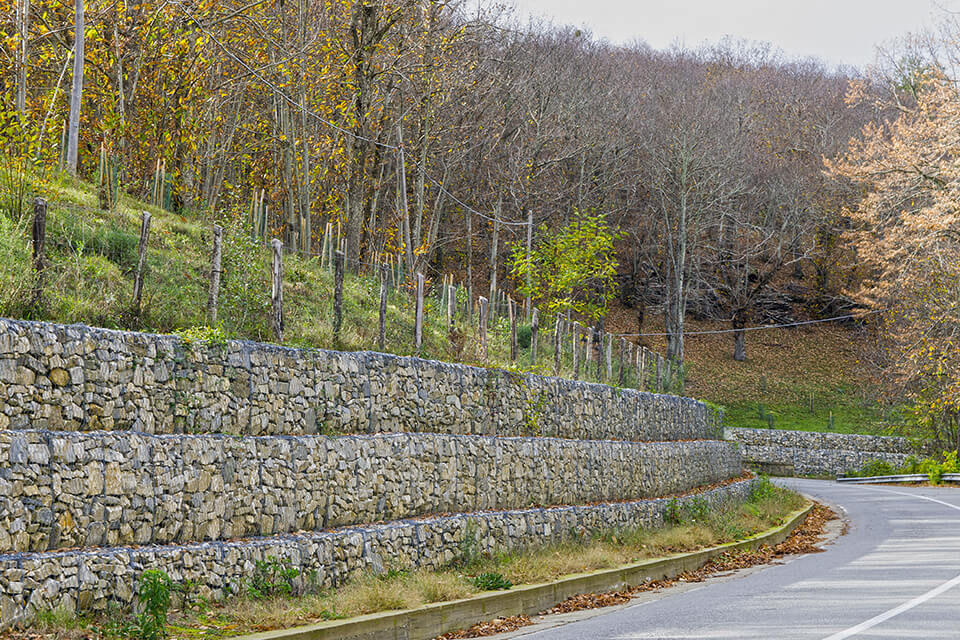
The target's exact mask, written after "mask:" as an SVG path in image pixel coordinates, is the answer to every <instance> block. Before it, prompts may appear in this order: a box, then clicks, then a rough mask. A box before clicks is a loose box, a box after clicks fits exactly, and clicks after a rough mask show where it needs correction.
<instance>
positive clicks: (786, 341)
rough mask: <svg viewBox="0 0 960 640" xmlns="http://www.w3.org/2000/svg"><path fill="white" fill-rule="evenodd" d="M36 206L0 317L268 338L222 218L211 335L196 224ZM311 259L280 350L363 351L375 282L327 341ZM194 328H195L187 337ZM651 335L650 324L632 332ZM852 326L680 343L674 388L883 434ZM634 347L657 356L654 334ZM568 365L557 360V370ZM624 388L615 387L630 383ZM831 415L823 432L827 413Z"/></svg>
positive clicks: (462, 343)
mask: <svg viewBox="0 0 960 640" xmlns="http://www.w3.org/2000/svg"><path fill="white" fill-rule="evenodd" d="M43 188H44V189H45V192H46V193H47V196H48V199H49V203H50V204H49V209H48V222H47V247H48V251H47V255H48V260H49V266H48V269H47V273H46V283H45V293H44V298H43V302H42V304H41V305H40V307H34V306H33V305H32V304H31V297H32V296H31V289H32V287H33V276H32V275H31V267H30V253H31V248H30V242H29V236H30V230H29V227H28V224H29V220H27V219H25V220H23V221H22V222H21V223H20V224H14V223H13V222H11V221H10V219H9V218H7V217H5V216H2V215H0V316H5V317H16V318H32V319H40V320H51V321H56V322H65V323H74V322H79V323H85V324H91V325H96V326H103V327H109V328H125V329H137V330H147V331H157V332H161V333H170V332H175V331H192V332H193V334H194V335H199V336H204V335H217V336H226V337H236V338H249V339H253V340H263V341H270V340H272V335H271V331H270V325H269V304H270V301H269V291H270V283H269V279H268V273H269V264H268V261H269V256H268V251H267V249H266V248H265V247H263V246H261V245H259V244H257V243H254V242H252V241H251V240H250V239H249V238H248V237H247V236H246V234H245V233H244V232H243V230H242V227H241V225H239V224H237V223H236V222H235V221H230V220H222V221H221V222H222V224H224V225H225V227H226V228H227V231H226V237H225V242H224V245H225V246H224V259H223V269H224V275H223V280H222V289H221V300H220V313H219V320H220V322H219V323H218V327H217V328H216V329H215V331H213V332H211V331H210V330H209V329H205V328H202V327H205V326H206V325H207V324H209V321H208V319H207V317H206V301H207V286H208V284H207V283H208V273H209V251H210V245H211V232H210V229H209V228H207V227H206V226H204V225H200V224H198V223H197V222H196V221H193V220H190V219H187V218H184V217H181V216H179V215H177V214H174V213H171V212H167V211H163V210H159V209H156V208H154V207H150V206H147V205H145V204H143V203H142V202H139V201H136V200H133V199H131V198H127V197H124V198H123V199H122V201H121V203H120V206H119V207H118V208H117V210H116V211H114V212H107V211H101V210H100V209H99V208H98V206H97V198H96V194H95V192H94V190H93V189H92V188H91V186H90V185H88V184H86V183H83V182H79V181H75V180H70V179H67V178H56V179H55V181H54V182H53V183H52V184H49V185H45V186H44V187H43ZM144 210H147V211H150V213H151V214H152V215H153V223H152V231H151V235H150V243H149V252H148V259H147V275H146V284H145V290H144V303H143V310H142V312H141V313H140V314H136V313H134V312H133V311H132V308H131V300H132V289H133V272H134V270H135V268H136V263H137V244H138V234H139V225H140V215H141V212H142V211H144ZM332 280H333V279H332V276H331V274H330V272H329V271H328V270H326V269H321V268H320V267H319V265H318V263H317V261H316V260H303V259H300V258H298V257H297V256H293V255H287V256H285V258H284V303H285V304H284V307H285V314H286V317H285V321H286V334H285V342H286V343H287V344H289V345H293V346H304V347H318V348H340V349H345V350H356V349H372V348H375V345H376V339H377V331H378V317H379V280H378V279H377V278H374V277H352V276H349V277H348V278H347V280H346V283H345V287H344V327H343V331H342V333H341V339H340V343H339V344H335V343H334V339H333V333H332V298H333V281H332ZM412 305H413V300H412V296H410V295H408V294H406V293H404V292H402V291H399V292H394V293H391V296H390V301H389V305H388V319H387V339H386V351H388V352H391V353H396V354H403V355H414V354H417V351H416V349H415V346H414V340H413V333H414V332H413V315H414V314H413V308H412ZM438 307H439V301H438V300H437V299H436V298H428V300H427V310H426V314H425V317H426V321H425V329H424V346H423V348H422V349H421V351H420V352H419V355H421V356H423V357H428V358H436V359H441V360H449V361H458V362H466V363H470V364H483V362H482V357H481V353H480V347H479V343H478V340H477V339H476V331H475V329H474V328H473V327H471V326H470V325H469V324H468V323H467V322H466V319H465V318H461V319H460V320H459V321H458V325H457V329H456V330H455V331H454V332H453V334H452V336H451V335H448V333H447V327H446V324H445V320H444V316H445V314H444V312H443V310H441V309H439V308H438ZM607 326H608V329H610V330H613V331H622V332H626V333H630V332H633V331H634V327H635V326H636V325H635V323H634V320H633V318H632V312H631V311H630V310H628V309H622V308H615V309H614V310H613V312H612V314H611V317H610V318H609V319H608V324H607ZM198 327H201V329H197V328H198ZM726 328H728V325H723V324H719V323H711V322H694V321H691V322H690V324H689V329H690V331H697V330H705V329H706V330H709V329H726ZM544 329H545V333H544V338H543V339H541V341H540V352H539V356H538V359H539V366H538V367H532V366H530V364H529V353H528V352H522V353H521V357H520V361H519V362H518V363H516V364H514V365H512V368H517V369H522V370H538V371H541V372H544V373H547V372H550V371H551V370H552V355H551V353H552V352H551V346H550V339H549V336H547V335H546V333H547V332H551V331H552V327H545V328H544ZM491 330H492V331H491V343H490V355H489V358H488V360H487V363H486V364H487V365H490V366H501V367H511V363H510V360H509V346H508V344H509V343H508V336H509V332H508V327H507V321H506V319H497V320H495V321H494V322H493V324H492V326H491ZM659 331H662V325H661V320H660V318H659V317H653V318H650V319H649V321H648V323H647V326H646V327H645V332H650V333H655V332H659ZM854 339H855V334H854V332H853V330H852V329H848V328H844V327H842V326H838V325H813V326H809V327H802V328H795V329H781V330H775V331H762V332H755V333H751V334H749V335H748V338H747V354H748V359H747V361H746V362H735V361H734V360H733V359H732V357H731V356H732V338H731V337H730V335H710V336H695V335H691V336H689V337H688V338H687V360H688V363H687V371H686V380H687V387H686V393H687V394H689V395H692V396H694V397H698V398H702V399H705V400H708V401H710V402H713V403H715V404H718V405H722V406H723V407H724V408H725V409H726V410H727V418H728V424H730V425H734V426H747V427H769V426H771V425H772V426H773V427H775V428H789V429H805V430H818V431H825V430H833V431H837V432H864V433H874V432H883V431H885V430H886V427H887V425H886V423H885V421H884V417H885V416H884V414H883V412H882V411H881V409H880V407H879V406H878V405H877V404H876V402H875V401H874V399H873V394H872V391H871V388H870V385H869V383H867V382H865V381H863V380H862V379H861V378H860V377H859V376H858V375H857V371H858V366H857V359H856V352H855V349H854V347H853V342H854ZM645 344H647V346H649V347H651V348H653V349H654V350H656V351H658V352H660V353H663V350H664V341H663V339H662V338H647V339H645ZM571 365H572V363H571V362H570V361H569V358H568V360H567V362H565V363H564V369H565V370H566V372H567V373H568V374H569V372H570V370H571ZM632 383H633V381H632V380H628V384H630V385H632ZM831 415H832V416H833V421H832V423H831V420H830V416H831Z"/></svg>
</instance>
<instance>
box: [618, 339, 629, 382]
mask: <svg viewBox="0 0 960 640" xmlns="http://www.w3.org/2000/svg"><path fill="white" fill-rule="evenodd" d="M626 357H627V339H626V338H620V378H619V382H618V383H617V386H620V387H622V386H623V383H624V382H626V381H627V363H626Z"/></svg>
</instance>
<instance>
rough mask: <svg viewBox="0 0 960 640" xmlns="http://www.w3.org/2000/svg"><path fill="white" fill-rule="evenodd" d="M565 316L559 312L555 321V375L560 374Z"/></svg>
mask: <svg viewBox="0 0 960 640" xmlns="http://www.w3.org/2000/svg"><path fill="white" fill-rule="evenodd" d="M562 322H563V318H561V316H560V314H559V313H557V319H556V320H555V321H554V323H553V375H555V376H559V375H560V353H561V350H562V349H563V343H562V342H561V340H560V335H561V331H562V325H561V323H562Z"/></svg>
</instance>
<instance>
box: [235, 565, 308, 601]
mask: <svg viewBox="0 0 960 640" xmlns="http://www.w3.org/2000/svg"><path fill="white" fill-rule="evenodd" d="M298 577H300V570H299V569H297V568H296V567H294V566H292V565H291V564H290V561H289V560H286V559H284V560H277V559H276V558H275V557H273V556H270V557H268V558H267V559H266V560H258V561H257V563H256V566H255V567H254V570H253V575H252V576H251V577H250V579H249V580H248V581H247V594H248V595H249V596H250V597H251V598H253V599H254V600H262V599H264V598H270V597H274V596H292V595H297V594H298V592H299V589H298V585H297V578H298Z"/></svg>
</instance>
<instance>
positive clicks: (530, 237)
mask: <svg viewBox="0 0 960 640" xmlns="http://www.w3.org/2000/svg"><path fill="white" fill-rule="evenodd" d="M532 246H533V209H530V210H529V211H527V264H530V249H531V247H532ZM531 277H532V276H531V273H530V271H529V270H528V271H527V283H526V284H527V299H526V300H525V301H524V307H525V309H524V311H525V312H526V314H527V318H529V317H530V307H532V306H533V301H532V300H531V299H530V288H531V284H532V283H531V280H530V278H531Z"/></svg>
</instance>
